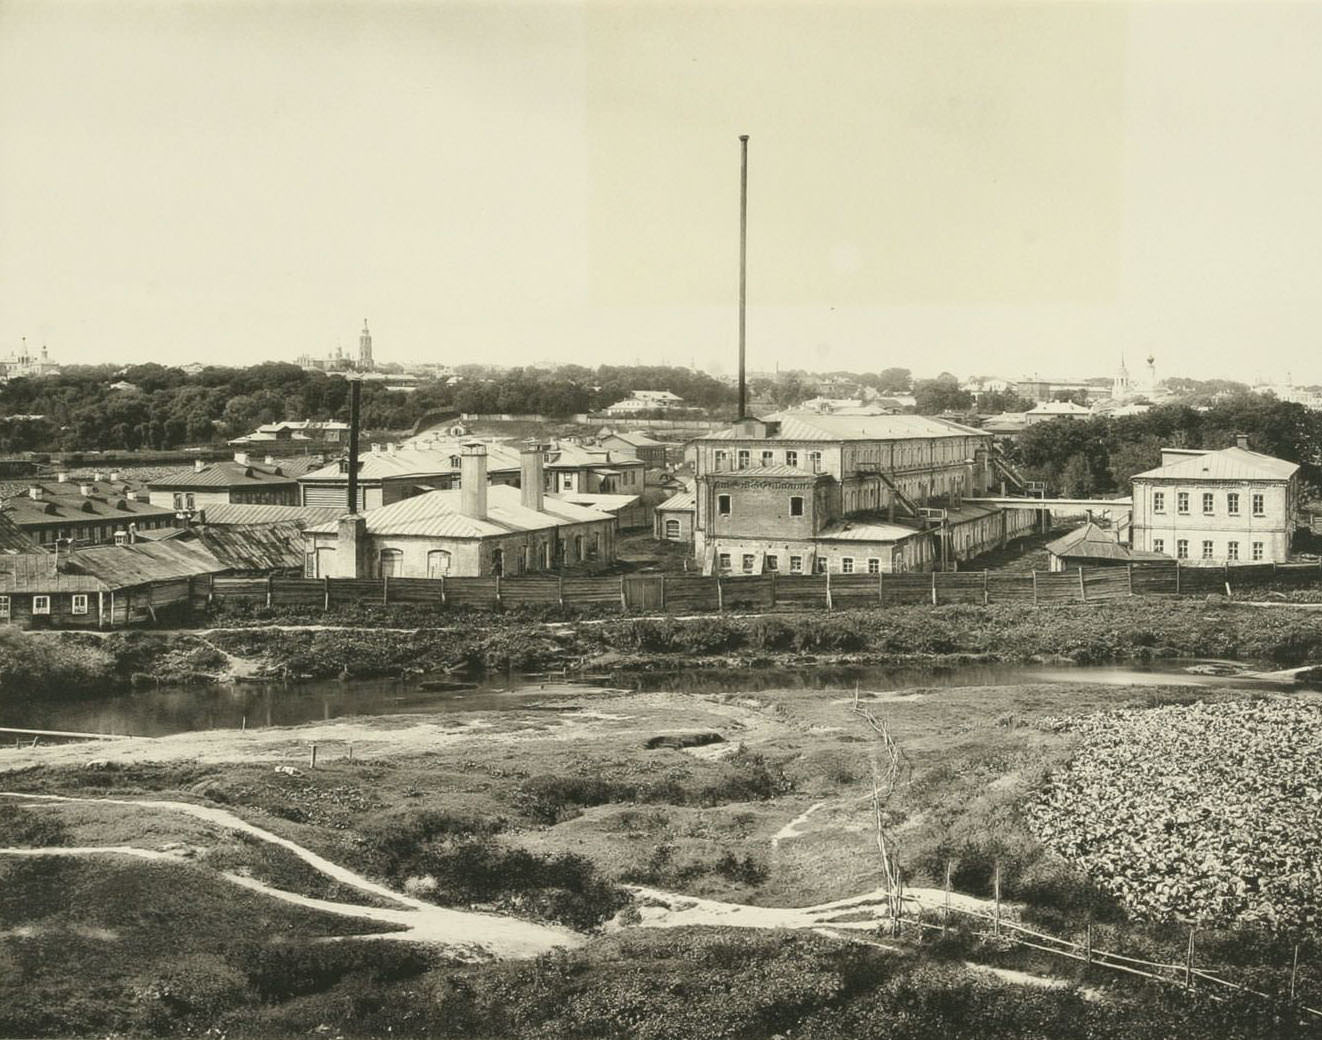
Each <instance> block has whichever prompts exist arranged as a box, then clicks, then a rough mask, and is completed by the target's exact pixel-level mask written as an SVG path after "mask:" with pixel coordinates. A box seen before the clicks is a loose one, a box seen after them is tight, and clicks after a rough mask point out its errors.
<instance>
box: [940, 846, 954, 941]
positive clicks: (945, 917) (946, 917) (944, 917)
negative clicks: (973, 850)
mask: <svg viewBox="0 0 1322 1040" xmlns="http://www.w3.org/2000/svg"><path fill="white" fill-rule="evenodd" d="M954 867H955V864H954V862H953V861H952V860H946V884H945V893H946V896H945V905H944V907H943V908H942V912H941V923H942V924H944V925H948V924H950V875H951V874H952V873H953V871H954Z"/></svg>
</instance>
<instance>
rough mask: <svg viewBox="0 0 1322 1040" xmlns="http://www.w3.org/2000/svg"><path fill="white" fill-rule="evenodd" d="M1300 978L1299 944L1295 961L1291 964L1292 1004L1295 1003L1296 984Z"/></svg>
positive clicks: (1295, 951) (1295, 949) (1295, 952)
mask: <svg viewBox="0 0 1322 1040" xmlns="http://www.w3.org/2000/svg"><path fill="white" fill-rule="evenodd" d="M1298 978H1299V944H1298V943H1295V944H1294V960H1293V961H1292V962H1291V964H1290V1003H1291V1004H1293V1003H1294V999H1295V998H1294V995H1295V982H1296V981H1297V980H1298Z"/></svg>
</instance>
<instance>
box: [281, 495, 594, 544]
mask: <svg viewBox="0 0 1322 1040" xmlns="http://www.w3.org/2000/svg"><path fill="white" fill-rule="evenodd" d="M462 494H463V492H462V491H459V490H454V491H429V492H427V494H425V495H418V496H416V497H415V498H406V499H404V501H402V502H394V503H392V504H391V505H388V506H382V507H381V508H380V509H370V510H368V511H367V512H366V513H364V514H363V519H364V520H366V522H367V532H368V533H369V534H389V535H400V536H416V537H428V538H489V537H491V536H493V535H502V534H511V533H514V532H518V531H540V530H546V529H548V528H552V527H561V526H563V525H565V524H581V523H587V522H589V521H593V520H614V519H615V517H614V516H612V515H611V514H610V513H603V512H600V511H598V510H596V509H588V508H586V507H584V506H576V505H573V504H572V503H570V502H565V501H563V500H562V499H558V498H555V497H554V496H552V495H547V496H545V498H544V499H543V500H542V503H543V511H542V512H538V511H537V510H535V509H529V508H527V507H526V506H524V505H523V501H522V492H521V491H520V490H519V489H518V488H515V487H509V486H508V485H506V484H492V485H491V486H490V487H489V488H487V516H486V519H485V520H478V519H476V518H475V517H471V516H466V515H464V514H463V513H461V512H460V511H459V504H460V501H461V496H462ZM336 530H337V526H336V525H335V524H318V525H317V526H316V527H309V528H307V533H309V534H335V533H336Z"/></svg>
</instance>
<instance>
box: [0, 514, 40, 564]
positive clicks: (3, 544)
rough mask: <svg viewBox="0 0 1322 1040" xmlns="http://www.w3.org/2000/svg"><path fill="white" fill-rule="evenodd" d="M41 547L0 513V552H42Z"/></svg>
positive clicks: (7, 515) (6, 516)
mask: <svg viewBox="0 0 1322 1040" xmlns="http://www.w3.org/2000/svg"><path fill="white" fill-rule="evenodd" d="M44 551H45V550H44V549H42V547H41V545H40V544H39V543H37V542H36V541H34V540H33V539H31V538H29V537H28V536H27V535H26V534H24V533H23V529H22V528H21V527H19V526H18V524H16V523H14V518H13V517H12V516H10V515H9V514H8V513H4V512H0V552H2V553H11V554H12V553H26V552H44Z"/></svg>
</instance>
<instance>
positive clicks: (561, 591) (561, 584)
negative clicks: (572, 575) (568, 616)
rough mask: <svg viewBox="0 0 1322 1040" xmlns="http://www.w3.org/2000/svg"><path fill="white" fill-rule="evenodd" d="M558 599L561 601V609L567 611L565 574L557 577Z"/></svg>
mask: <svg viewBox="0 0 1322 1040" xmlns="http://www.w3.org/2000/svg"><path fill="white" fill-rule="evenodd" d="M556 597H557V598H558V599H559V600H560V609H561V610H564V609H565V576H564V574H563V573H561V574H557V575H556Z"/></svg>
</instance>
